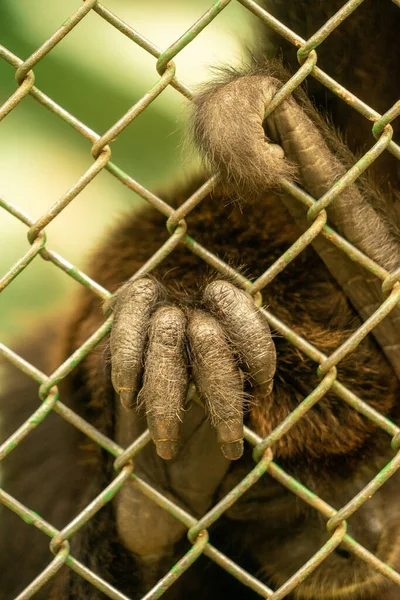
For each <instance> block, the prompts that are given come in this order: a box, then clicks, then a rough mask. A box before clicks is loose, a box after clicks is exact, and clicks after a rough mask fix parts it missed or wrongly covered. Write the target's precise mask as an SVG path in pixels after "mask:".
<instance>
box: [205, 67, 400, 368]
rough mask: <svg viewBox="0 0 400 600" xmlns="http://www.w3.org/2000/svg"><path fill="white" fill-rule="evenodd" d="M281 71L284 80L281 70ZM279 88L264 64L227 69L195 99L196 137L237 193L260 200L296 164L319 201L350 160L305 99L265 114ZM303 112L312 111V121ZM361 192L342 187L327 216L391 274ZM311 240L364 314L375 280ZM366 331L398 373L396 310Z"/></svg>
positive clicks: (298, 213)
mask: <svg viewBox="0 0 400 600" xmlns="http://www.w3.org/2000/svg"><path fill="white" fill-rule="evenodd" d="M283 74H284V76H285V77H286V78H287V75H286V74H285V72H284V71H283ZM281 85H282V84H281V82H280V81H279V80H278V79H276V78H274V77H271V69H270V67H269V65H268V64H266V65H265V67H264V72H263V69H262V67H261V68H259V69H258V70H257V71H256V72H255V73H254V74H245V75H242V76H240V75H238V74H229V75H228V76H227V77H226V78H225V80H222V81H221V82H220V83H219V84H217V85H215V84H214V85H213V86H210V87H208V88H207V89H205V90H204V91H203V92H202V93H200V94H199V95H198V97H197V99H196V100H195V105H196V109H195V112H194V116H193V129H194V134H195V139H196V141H197V144H198V146H199V148H200V150H201V152H202V153H203V156H204V157H205V158H206V160H207V161H208V162H209V163H211V165H212V167H213V168H214V169H215V170H217V171H218V172H220V173H221V175H222V177H223V179H224V180H225V181H226V182H228V185H229V186H230V187H231V188H233V189H235V190H236V192H237V194H238V195H239V196H240V197H245V198H249V197H257V198H258V201H262V200H261V199H260V195H262V193H263V192H264V193H265V191H266V190H267V189H269V188H270V187H271V186H273V187H275V188H276V187H279V186H280V185H281V184H282V181H283V178H286V179H293V174H294V172H295V168H294V166H296V167H297V169H298V177H299V180H300V183H301V185H302V186H303V187H304V188H305V190H306V191H307V192H309V193H310V194H311V195H312V196H313V197H314V198H316V199H320V198H322V197H325V194H327V192H328V190H330V189H331V188H333V187H334V186H335V185H336V184H337V182H338V180H339V179H340V178H341V177H342V176H343V175H344V174H345V172H346V167H348V168H349V167H350V166H352V165H343V164H342V163H341V162H340V161H339V160H338V158H337V157H336V152H335V151H336V150H338V149H340V150H341V151H340V152H339V155H340V154H343V151H342V149H341V145H340V142H339V140H338V139H337V138H336V137H335V135H334V133H332V131H331V130H330V129H329V128H328V127H327V126H326V125H324V124H323V123H322V122H321V120H320V119H319V118H318V116H317V115H316V112H315V110H314V111H312V108H310V106H309V105H308V106H307V102H306V101H305V100H304V99H302V101H303V102H304V104H305V107H306V110H304V107H301V106H300V105H299V104H298V103H297V102H296V101H295V100H294V99H293V98H292V97H289V98H287V99H285V100H283V101H282V102H281V103H280V104H279V105H278V106H277V107H276V108H275V109H274V110H273V111H272V113H271V114H269V115H268V116H267V118H266V119H264V115H265V112H266V111H267V110H268V106H269V104H270V102H271V101H272V99H273V97H274V95H275V94H276V93H277V92H278V90H279V89H280V87H281ZM311 111H312V112H311ZM307 112H309V113H310V115H311V114H313V117H314V118H315V120H316V121H317V123H315V122H313V120H312V119H311V118H310V116H308V114H307ZM264 128H265V131H264ZM327 141H328V143H327ZM277 144H279V145H277ZM328 144H329V145H328ZM330 146H331V147H330ZM353 162H355V159H353ZM360 169H361V166H360ZM361 189H362V186H361ZM363 192H364V193H361V191H360V189H359V187H358V186H357V185H355V184H351V185H348V186H347V187H345V188H344V189H343V190H342V191H341V193H340V194H339V196H338V197H336V198H335V199H334V200H333V201H332V203H331V204H329V208H328V217H329V219H330V222H331V223H332V224H333V225H334V226H335V227H337V229H338V230H339V231H340V232H341V233H342V234H343V235H344V236H345V237H346V238H347V239H348V240H349V241H350V242H352V243H353V244H354V245H356V246H357V247H358V248H359V249H360V250H362V251H363V252H364V253H365V254H367V256H369V257H370V258H372V259H373V260H375V261H376V262H377V263H378V264H380V265H381V266H383V267H384V268H386V269H388V270H389V271H390V272H392V271H394V270H395V269H397V268H398V267H399V265H400V244H399V243H398V241H397V240H396V239H395V238H394V236H393V235H392V234H391V232H390V231H389V229H388V227H387V226H386V224H385V223H384V221H383V220H382V219H381V218H380V216H379V215H378V213H377V212H376V211H375V210H374V208H373V207H372V204H373V203H374V200H376V198H374V196H378V195H379V192H378V191H376V190H374V189H369V190H368V189H367V190H366V189H363ZM283 202H284V203H285V205H286V206H287V208H288V210H289V211H290V212H291V214H292V215H293V217H294V218H295V220H296V221H297V223H298V224H299V225H300V226H301V227H302V229H305V228H306V227H307V219H306V218H305V217H306V215H305V213H304V211H302V210H301V208H299V207H298V205H297V204H296V203H295V201H294V200H293V199H290V197H287V196H286V195H285V196H284V197H283ZM313 245H314V247H315V249H316V250H317V252H318V253H319V255H320V257H321V258H322V260H323V261H324V263H325V265H326V266H327V267H328V269H329V271H330V272H331V274H332V275H333V276H334V277H335V279H336V280H337V281H338V283H339V284H340V285H341V286H342V287H343V289H344V291H345V293H346V295H347V297H348V298H349V300H350V301H351V302H352V304H353V305H354V307H355V308H356V310H357V312H358V313H359V314H360V316H361V317H362V318H363V319H365V318H368V317H369V316H371V314H372V313H373V312H374V311H375V310H376V309H377V308H378V307H379V306H380V305H381V304H382V302H383V301H384V299H385V297H384V295H383V292H382V289H381V281H379V280H378V279H377V278H375V277H373V276H370V277H369V278H367V276H366V272H365V271H364V270H363V269H362V268H361V267H360V266H359V265H358V264H357V263H355V262H352V261H351V260H350V259H349V258H348V257H347V256H346V255H345V254H344V253H340V252H339V251H337V250H336V249H335V248H334V247H333V246H332V245H331V244H330V243H329V242H327V241H326V240H325V239H323V238H322V236H319V237H318V238H317V239H316V240H315V241H314V242H313ZM373 335H374V336H375V338H376V339H377V341H378V343H379V345H380V346H381V348H382V350H383V352H384V353H385V355H386V357H387V359H388V361H389V362H390V363H391V365H392V367H393V369H394V370H395V372H396V374H397V376H398V377H400V358H399V357H400V353H399V339H400V312H399V309H398V308H395V309H394V310H392V311H391V312H390V314H389V315H388V316H387V317H386V318H385V320H384V321H382V322H381V323H379V324H378V325H377V326H376V327H375V328H374V329H373Z"/></svg>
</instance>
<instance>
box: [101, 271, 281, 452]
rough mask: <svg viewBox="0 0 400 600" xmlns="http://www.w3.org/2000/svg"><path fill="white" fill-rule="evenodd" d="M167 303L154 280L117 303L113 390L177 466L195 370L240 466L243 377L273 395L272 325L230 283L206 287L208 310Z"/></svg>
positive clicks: (224, 445)
mask: <svg viewBox="0 0 400 600" xmlns="http://www.w3.org/2000/svg"><path fill="white" fill-rule="evenodd" d="M162 295H163V292H162V291H161V290H160V289H159V288H158V286H157V283H156V282H155V281H153V280H151V279H139V280H137V281H134V282H132V283H128V284H127V285H126V286H124V288H123V289H122V291H121V293H119V294H118V295H117V299H116V302H115V307H114V311H115V322H114V326H113V329H112V332H111V339H110V349H111V366H112V372H111V378H112V383H113V386H114V389H115V391H116V393H117V394H118V395H119V396H120V399H121V403H122V405H123V406H124V407H125V408H127V409H128V410H129V409H130V408H131V407H132V406H133V405H134V403H135V401H136V403H137V405H138V407H139V408H140V407H141V406H143V407H144V408H145V412H146V417H147V425H148V427H149V430H150V433H151V436H152V439H153V441H154V443H155V445H156V449H157V453H158V455H159V456H160V457H162V458H165V459H171V458H173V457H175V456H176V455H177V453H178V441H179V437H180V433H181V426H182V421H183V419H184V410H185V399H186V395H187V389H188V381H189V368H190V367H191V372H192V375H193V378H194V382H195V384H196V386H197V389H198V392H199V394H200V397H201V398H202V399H203V400H204V401H205V404H206V409H207V412H208V414H209V415H210V417H211V424H212V425H213V426H214V427H215V429H216V431H217V436H218V441H219V443H220V445H221V449H222V452H223V454H224V455H225V457H226V458H229V459H231V460H234V459H237V458H240V456H241V455H242V452H243V410H244V405H245V399H246V395H245V393H244V391H243V376H242V373H243V372H244V373H245V374H246V375H247V377H248V378H249V379H250V381H251V382H252V383H253V384H254V386H255V388H256V389H257V390H259V391H261V392H263V393H269V392H270V391H271V389H272V379H273V375H274V372H275V362H276V359H275V347H274V344H273V342H272V339H271V333H270V330H269V327H268V324H267V322H266V321H265V319H264V318H263V317H262V315H261V314H260V313H259V312H258V310H257V308H256V307H255V306H254V304H253V302H252V300H251V298H250V297H248V296H247V295H246V294H245V293H244V292H242V291H241V290H239V289H237V288H236V287H235V286H234V285H232V284H231V283H228V282H226V281H215V282H213V283H211V284H209V285H208V286H207V287H206V289H205V291H204V294H203V297H202V302H203V305H204V307H203V310H197V309H196V310H186V311H185V310H183V309H182V308H179V307H177V306H174V305H171V304H166V303H165V301H163V298H162ZM186 338H188V344H187V343H186ZM187 350H188V351H189V355H190V359H191V360H190V363H191V364H190V365H189V361H188V356H187V354H188V352H187Z"/></svg>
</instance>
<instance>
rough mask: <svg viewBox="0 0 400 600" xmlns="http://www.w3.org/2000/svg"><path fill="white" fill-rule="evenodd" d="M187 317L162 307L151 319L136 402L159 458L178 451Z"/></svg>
mask: <svg viewBox="0 0 400 600" xmlns="http://www.w3.org/2000/svg"><path fill="white" fill-rule="evenodd" d="M185 338H186V317H185V315H184V313H183V312H182V311H181V310H180V309H179V308H177V307H175V306H163V307H161V308H159V309H157V310H156V312H155V313H154V315H153V316H152V318H151V323H150V329H149V344H148V349H147V353H146V359H145V370H144V377H143V387H142V389H141V390H140V392H139V396H138V401H139V404H140V405H143V406H144V407H145V409H146V415H147V424H148V427H149V430H150V433H151V436H152V438H153V441H154V443H155V445H156V449H157V454H158V455H159V456H161V458H165V459H171V458H173V457H174V456H175V455H176V453H177V450H178V439H179V435H180V430H181V424H182V415H183V407H184V402H185V398H186V392H187V387H188V374H187V361H186V355H185Z"/></svg>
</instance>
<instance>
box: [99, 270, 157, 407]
mask: <svg viewBox="0 0 400 600" xmlns="http://www.w3.org/2000/svg"><path fill="white" fill-rule="evenodd" d="M157 299H158V288H157V283H156V282H155V281H153V280H152V279H138V280H137V281H134V282H133V283H129V284H127V285H126V286H124V287H123V288H122V290H121V291H120V292H119V293H118V295H117V298H116V302H115V305H114V309H113V310H114V323H113V328H112V330H111V336H110V349H111V380H112V384H113V387H114V389H115V391H116V393H117V394H119V397H120V400H121V403H122V404H123V406H125V408H128V407H131V406H132V405H133V403H134V401H135V397H136V393H137V391H138V387H139V379H140V375H141V371H142V368H143V353H144V348H145V343H146V336H147V328H148V323H149V319H150V315H151V312H152V310H153V308H154V305H155V303H156V301H157Z"/></svg>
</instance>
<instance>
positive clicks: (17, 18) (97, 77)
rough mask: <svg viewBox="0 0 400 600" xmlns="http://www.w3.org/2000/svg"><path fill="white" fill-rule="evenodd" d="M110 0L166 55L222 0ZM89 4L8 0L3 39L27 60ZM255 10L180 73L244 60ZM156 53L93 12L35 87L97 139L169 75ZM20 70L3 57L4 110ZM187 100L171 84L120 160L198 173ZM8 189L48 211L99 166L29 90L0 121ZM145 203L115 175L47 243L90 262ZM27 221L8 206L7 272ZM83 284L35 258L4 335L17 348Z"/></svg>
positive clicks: (80, 263) (140, 167)
mask: <svg viewBox="0 0 400 600" xmlns="http://www.w3.org/2000/svg"><path fill="white" fill-rule="evenodd" d="M103 4H104V5H105V6H106V7H107V8H108V9H110V10H111V11H113V12H115V13H116V14H117V15H118V16H119V17H120V18H122V19H123V20H124V21H126V22H128V23H129V24H130V25H131V26H132V27H133V28H134V29H136V30H137V31H139V32H140V33H141V34H142V35H144V36H146V37H147V38H148V39H149V40H150V41H151V42H153V43H154V44H156V45H157V46H158V47H159V48H161V49H162V50H164V49H166V48H167V47H168V46H169V45H170V44H171V43H173V42H174V41H175V40H176V39H177V38H179V37H180V36H181V35H182V33H184V32H185V31H186V30H187V29H188V28H189V27H190V26H191V25H192V24H193V23H194V22H195V21H196V20H197V19H198V18H199V17H200V16H201V15H202V13H204V12H205V11H206V10H207V9H208V8H209V7H210V5H211V4H212V0H190V2H188V1H187V0H179V1H178V0H146V1H145V0H135V1H128V0H104V2H103ZM80 5H81V0H63V2H54V0H1V2H0V43H1V44H2V45H4V46H5V47H6V48H8V49H9V50H10V51H12V52H13V53H14V54H16V55H17V56H18V57H20V58H21V59H26V58H27V57H29V56H30V54H31V53H32V52H33V51H34V50H35V49H37V48H38V47H39V46H40V45H41V44H42V43H43V42H44V41H45V40H46V39H47V38H49V37H50V36H51V35H52V34H53V33H54V31H55V30H56V29H58V28H59V27H60V25H61V24H62V23H63V22H64V21H65V20H66V19H67V18H68V17H69V16H70V15H71V14H72V13H73V12H74V11H75V10H76V9H77V8H78V7H79V6H80ZM252 21H253V18H252V16H251V15H250V14H249V13H248V11H246V10H245V9H244V8H243V7H241V6H240V5H238V4H237V3H231V4H229V5H228V7H227V8H226V9H225V10H224V11H223V12H222V13H221V14H220V15H219V16H218V17H217V19H216V20H214V21H213V23H212V24H211V25H209V26H208V27H207V28H206V29H205V30H204V31H203V32H202V33H201V34H200V35H199V36H198V37H197V38H196V39H195V40H194V41H193V42H192V43H190V44H189V46H187V47H186V48H185V49H184V50H183V51H182V52H181V53H180V54H179V55H178V56H177V57H176V59H175V62H176V65H177V76H178V77H179V78H180V79H181V80H182V81H184V83H186V84H187V85H190V86H196V84H199V83H200V82H202V81H204V80H207V79H208V78H209V77H210V69H209V68H210V66H213V65H218V64H226V63H228V64H230V65H232V64H238V63H240V61H241V52H242V48H243V42H244V43H245V44H251V31H252V27H253V25H254V23H253V22H252ZM155 65H156V61H155V59H154V58H153V57H152V56H150V55H149V54H148V53H147V52H146V51H145V50H143V49H142V48H140V47H139V46H136V45H135V44H134V43H133V42H131V41H130V40H128V38H126V37H125V36H124V35H122V34H121V33H119V32H118V31H117V30H116V29H115V28H114V27H112V26H111V25H109V24H108V23H107V22H106V21H104V20H103V19H102V18H101V17H99V16H98V15H97V14H96V13H94V12H93V11H92V12H90V13H89V14H88V15H87V16H86V17H85V18H84V19H83V21H82V22H81V23H79V24H78V25H77V26H76V28H75V29H73V31H72V32H71V33H69V34H68V35H67V36H66V38H65V39H64V40H62V41H61V42H60V44H58V45H57V46H56V47H55V48H54V49H53V50H52V51H51V52H50V53H49V54H48V55H47V56H46V57H45V58H44V59H43V60H42V61H41V62H40V63H39V64H38V65H37V66H36V67H35V68H34V72H35V76H36V81H35V85H36V86H37V87H38V88H39V89H40V90H42V91H43V92H45V93H46V94H47V95H49V96H50V97H51V98H52V99H53V100H55V101H56V102H57V103H58V104H60V105H61V106H62V107H63V108H65V109H66V110H68V111H69V112H71V113H72V114H73V115H75V116H76V117H77V118H78V119H80V120H81V121H83V122H84V123H85V124H86V125H88V126H89V127H91V128H92V129H93V130H94V131H96V132H97V133H98V134H102V133H104V132H105V131H107V130H108V129H109V127H110V126H111V125H112V124H113V123H115V121H117V120H118V119H119V118H120V117H121V116H122V115H123V114H125V112H126V111H127V110H128V109H129V108H130V107H131V106H132V105H133V104H135V103H136V102H137V101H138V100H139V99H140V98H141V97H142V96H143V95H144V94H145V93H146V91H148V90H149V89H150V88H151V87H152V86H153V85H154V83H155V82H156V81H157V80H158V79H159V76H158V74H157V71H156V68H155ZM14 74H15V69H14V67H12V66H10V65H9V64H8V63H7V62H5V61H3V60H1V59H0V105H1V104H2V103H3V102H4V101H5V100H6V99H7V98H8V97H9V96H10V95H11V94H12V93H13V92H14V91H15V89H16V84H15V80H14ZM187 104H188V103H187V101H186V100H185V99H184V98H183V97H182V96H181V95H180V94H179V93H178V92H176V91H175V90H174V89H172V88H171V89H167V90H166V91H164V92H163V94H162V95H161V97H159V98H158V99H157V100H156V101H155V102H154V103H153V104H152V105H151V106H150V107H149V108H148V109H146V111H145V112H144V113H142V114H141V115H140V116H139V117H138V118H137V119H136V120H134V121H133V122H132V123H131V124H130V125H129V126H128V128H127V129H126V130H125V131H124V132H123V133H122V134H121V135H120V136H119V137H118V139H117V140H116V141H115V142H113V143H112V153H113V155H112V160H113V162H115V163H116V164H117V165H118V166H119V167H121V168H122V169H124V170H126V171H127V173H128V174H129V175H130V176H132V177H133V178H134V179H136V180H137V181H138V182H139V183H141V184H143V185H145V186H148V187H149V188H150V189H154V188H155V187H156V188H157V189H159V188H160V185H162V183H163V182H170V181H171V179H173V177H174V176H178V177H179V176H182V175H183V174H184V173H185V172H187V171H188V170H190V164H189V163H190V160H189V159H187V158H186V157H185V156H183V152H182V146H181V141H182V131H183V129H184V127H185V118H186V113H187V111H186V106H187ZM0 136H1V137H0V139H1V142H0V195H1V196H2V197H3V198H5V199H6V200H8V201H9V202H12V203H13V204H16V205H17V206H18V207H19V208H21V209H22V210H24V211H25V212H26V213H27V214H28V215H29V216H30V217H31V218H33V219H37V218H39V217H40V216H41V215H42V214H43V213H44V212H45V211H46V210H47V209H48V208H49V207H50V206H51V205H52V204H53V203H54V202H55V201H56V200H58V199H59V198H60V196H62V195H63V194H64V193H65V192H66V191H67V190H68V188H69V187H71V185H73V183H74V182H75V181H76V180H77V179H78V178H79V177H80V176H81V175H83V173H84V172H85V171H86V170H87V168H88V167H89V166H90V164H91V163H92V158H91V154H90V142H89V141H88V140H86V139H85V138H83V137H82V136H81V135H80V134H79V133H77V132H76V131H75V130H74V129H72V128H71V127H70V126H69V125H67V124H66V123H65V122H63V121H62V120H61V119H60V118H59V117H57V116H55V115H53V114H51V113H50V112H49V111H48V110H46V109H45V108H44V107H42V106H41V105H40V104H38V103H37V102H36V101H35V100H34V99H33V98H31V97H29V96H28V97H26V98H25V99H24V100H23V101H22V102H21V103H20V104H19V105H18V106H17V108H15V109H14V110H13V111H12V112H11V113H10V114H9V115H8V116H7V117H6V118H5V119H4V120H3V121H2V122H1V123H0ZM142 202H143V201H142V200H141V199H140V198H138V197H137V196H135V194H133V193H132V192H131V191H130V190H128V189H127V188H126V187H125V186H124V185H123V184H121V183H120V182H119V181H117V180H116V179H115V178H114V177H113V176H112V175H111V174H110V173H108V172H106V171H104V172H102V173H100V174H99V175H98V176H97V177H96V178H95V180H94V181H92V182H91V183H90V184H89V186H88V187H87V188H86V189H85V190H84V191H83V192H82V193H81V194H79V196H78V197H77V198H76V199H75V200H74V201H73V202H72V203H71V204H70V205H69V206H68V207H67V208H66V209H65V210H64V211H63V212H62V213H61V214H60V215H59V216H58V217H57V218H56V219H55V220H54V221H53V222H52V223H51V224H50V225H49V227H48V228H47V229H46V232H47V238H48V247H49V248H51V249H53V250H56V251H57V252H59V253H60V254H61V255H62V256H63V257H65V258H66V259H67V260H69V261H70V262H72V263H74V264H75V265H76V266H77V267H79V268H84V266H85V257H87V255H88V252H89V249H90V247H92V246H93V245H95V243H96V240H98V239H99V238H100V237H101V236H102V234H103V232H104V230H105V229H106V227H107V226H108V225H109V224H110V223H112V222H113V220H115V219H116V218H117V217H118V215H120V214H121V213H123V212H124V211H126V210H128V209H131V210H135V208H136V209H137V208H138V207H139V206H140V205H141V203H142ZM26 232H27V228H26V226H24V225H23V224H21V223H20V222H19V221H18V220H17V219H15V218H14V217H12V216H11V215H9V214H8V213H7V212H6V211H5V210H3V209H0V247H1V250H0V276H2V275H4V274H5V273H6V272H7V271H8V269H9V268H10V267H11V266H12V264H13V263H14V261H16V260H17V259H19V258H20V257H21V256H22V255H23V253H24V252H25V251H26V250H27V249H28V247H29V245H28V242H27V239H26ZM77 286H78V284H77V283H76V282H74V281H73V280H72V279H71V278H70V277H68V276H67V275H65V274H64V273H62V272H61V271H59V270H58V269H57V268H56V267H55V266H53V265H52V264H51V263H47V262H45V261H43V260H42V259H41V258H40V257H36V258H35V259H34V261H33V262H32V263H31V265H29V267H28V268H27V269H26V270H25V271H24V272H23V273H22V274H21V275H20V276H19V277H18V278H17V279H16V280H14V281H13V282H12V283H11V284H10V285H9V286H8V287H7V288H6V289H5V290H4V292H3V293H2V294H1V295H0V341H2V342H5V343H11V345H13V342H14V340H15V339H16V338H17V337H21V336H25V335H26V334H27V333H28V332H29V331H30V330H31V329H32V327H34V326H36V325H37V324H38V323H40V319H41V318H42V316H43V315H50V316H54V318H56V315H57V309H59V306H60V303H63V304H65V303H68V302H69V300H70V298H71V294H73V292H74V291H76V289H77Z"/></svg>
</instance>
